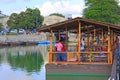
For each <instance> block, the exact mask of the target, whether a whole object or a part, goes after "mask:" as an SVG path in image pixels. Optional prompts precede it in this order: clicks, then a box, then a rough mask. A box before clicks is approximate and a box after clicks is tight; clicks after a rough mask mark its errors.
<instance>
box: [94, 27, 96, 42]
mask: <svg viewBox="0 0 120 80" xmlns="http://www.w3.org/2000/svg"><path fill="white" fill-rule="evenodd" d="M95 37H96V29H94V40H95Z"/></svg>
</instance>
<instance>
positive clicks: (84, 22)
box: [39, 17, 120, 33]
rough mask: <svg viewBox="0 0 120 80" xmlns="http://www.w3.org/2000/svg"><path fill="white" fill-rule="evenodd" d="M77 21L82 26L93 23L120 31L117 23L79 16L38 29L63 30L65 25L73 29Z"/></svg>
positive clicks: (75, 27) (95, 25)
mask: <svg viewBox="0 0 120 80" xmlns="http://www.w3.org/2000/svg"><path fill="white" fill-rule="evenodd" d="M79 22H81V25H82V27H84V26H85V25H94V27H100V28H108V26H109V27H110V29H112V30H114V31H116V32H118V33H120V26H118V25H114V24H110V23H105V22H100V21H95V20H91V19H85V18H81V17H77V18H74V19H70V20H66V21H63V22H59V23H56V24H52V25H49V26H46V27H42V28H40V29H39V31H44V32H49V31H50V29H52V30H53V31H57V30H60V31H65V30H66V27H67V29H68V30H74V29H77V28H78V23H79ZM94 27H91V28H94Z"/></svg>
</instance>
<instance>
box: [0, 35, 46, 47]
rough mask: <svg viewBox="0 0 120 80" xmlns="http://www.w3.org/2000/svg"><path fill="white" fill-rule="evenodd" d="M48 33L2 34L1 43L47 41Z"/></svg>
mask: <svg viewBox="0 0 120 80" xmlns="http://www.w3.org/2000/svg"><path fill="white" fill-rule="evenodd" d="M47 40H48V37H47V34H45V33H41V34H29V35H26V34H21V35H0V44H6V45H7V44H8V43H9V44H13V43H14V44H17V43H23V42H39V41H47Z"/></svg>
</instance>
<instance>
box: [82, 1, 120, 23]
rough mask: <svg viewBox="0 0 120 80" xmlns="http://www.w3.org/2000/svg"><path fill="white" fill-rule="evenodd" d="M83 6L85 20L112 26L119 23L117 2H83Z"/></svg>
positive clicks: (119, 16) (119, 10) (119, 15)
mask: <svg viewBox="0 0 120 80" xmlns="http://www.w3.org/2000/svg"><path fill="white" fill-rule="evenodd" d="M85 5H86V6H87V8H85V9H84V12H83V17H85V18H88V19H93V20H97V21H103V22H109V23H113V24H118V23H119V22H120V13H119V12H120V7H119V6H118V2H117V0H85Z"/></svg>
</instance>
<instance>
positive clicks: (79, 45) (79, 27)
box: [78, 20, 81, 62]
mask: <svg viewBox="0 0 120 80" xmlns="http://www.w3.org/2000/svg"><path fill="white" fill-rule="evenodd" d="M80 48H81V22H80V21H79V20H78V61H79V62H80V60H81V50H80Z"/></svg>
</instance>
